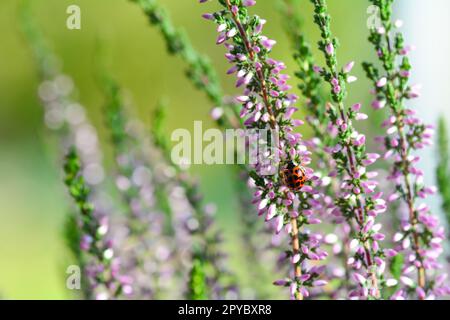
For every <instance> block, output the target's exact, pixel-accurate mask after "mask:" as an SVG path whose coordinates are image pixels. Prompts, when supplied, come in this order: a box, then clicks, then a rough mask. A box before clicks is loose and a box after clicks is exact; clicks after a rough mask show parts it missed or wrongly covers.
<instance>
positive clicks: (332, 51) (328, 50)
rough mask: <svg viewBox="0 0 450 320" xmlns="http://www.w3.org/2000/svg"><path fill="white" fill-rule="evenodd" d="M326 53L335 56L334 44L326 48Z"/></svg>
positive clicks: (329, 44)
mask: <svg viewBox="0 0 450 320" xmlns="http://www.w3.org/2000/svg"><path fill="white" fill-rule="evenodd" d="M325 51H326V53H327V54H328V55H329V56H331V55H333V54H334V46H333V44H332V43H328V44H327V45H326V46H325Z"/></svg>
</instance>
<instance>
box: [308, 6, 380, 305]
mask: <svg viewBox="0 0 450 320" xmlns="http://www.w3.org/2000/svg"><path fill="white" fill-rule="evenodd" d="M311 2H312V3H313V5H314V9H315V10H314V12H315V14H314V22H315V23H316V24H317V26H318V27H319V30H320V32H321V40H320V41H319V48H320V50H322V51H323V53H324V57H325V60H326V64H327V67H326V68H324V69H321V70H320V71H319V72H320V74H321V75H322V77H323V79H324V80H325V81H326V82H328V83H329V84H330V86H331V98H332V101H333V103H329V104H328V106H327V114H328V117H329V119H330V121H331V124H332V126H333V130H335V131H336V132H337V133H338V141H337V144H336V145H335V146H334V147H333V148H331V150H330V152H331V153H332V154H333V157H334V159H335V160H336V163H337V168H338V170H339V172H341V173H342V174H343V175H344V179H343V181H342V183H341V190H342V192H341V194H340V197H339V198H338V199H337V201H336V203H337V205H338V208H336V210H334V212H333V214H334V215H336V216H342V217H344V218H345V219H347V220H348V221H349V224H351V225H354V227H355V228H356V230H355V231H356V232H355V234H354V237H355V238H354V239H353V241H352V242H351V243H350V248H351V250H352V251H353V252H354V256H353V257H352V258H350V259H349V262H348V264H349V266H351V267H353V269H354V276H353V280H354V282H355V283H356V284H357V285H358V289H356V290H354V291H353V292H351V293H350V296H351V297H353V298H363V299H364V298H372V299H378V298H380V297H381V292H380V290H381V288H382V282H381V274H382V272H383V269H384V266H385V262H384V254H383V251H382V250H379V245H378V243H379V242H380V241H382V240H383V238H384V235H383V234H381V233H380V232H379V230H377V231H375V230H374V228H373V227H367V225H368V224H369V225H372V224H373V222H374V221H376V219H377V216H378V215H379V214H381V213H383V212H385V211H386V203H385V201H384V200H383V198H382V194H381V193H379V192H378V193H377V192H376V186H377V182H376V181H373V180H371V178H370V177H372V176H373V174H371V172H370V171H368V170H367V167H368V166H370V165H372V164H373V163H375V162H376V160H377V159H378V158H379V155H378V154H375V153H366V148H365V136H364V135H362V134H360V133H359V132H357V131H356V129H355V128H354V127H353V121H356V117H357V112H356V111H355V109H354V108H351V107H346V105H345V104H346V101H345V97H346V95H347V89H346V82H347V79H348V76H349V74H348V71H349V69H350V66H349V65H347V66H345V67H344V68H343V69H341V70H339V68H338V62H337V55H336V53H337V50H336V48H337V46H338V42H337V39H336V38H334V37H333V35H332V33H331V29H330V15H329V14H328V11H327V6H326V2H325V1H324V0H311ZM357 109H359V108H357Z"/></svg>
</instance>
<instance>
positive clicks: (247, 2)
mask: <svg viewBox="0 0 450 320" xmlns="http://www.w3.org/2000/svg"><path fill="white" fill-rule="evenodd" d="M242 4H243V5H244V6H246V7H251V6H254V5H255V4H256V0H242Z"/></svg>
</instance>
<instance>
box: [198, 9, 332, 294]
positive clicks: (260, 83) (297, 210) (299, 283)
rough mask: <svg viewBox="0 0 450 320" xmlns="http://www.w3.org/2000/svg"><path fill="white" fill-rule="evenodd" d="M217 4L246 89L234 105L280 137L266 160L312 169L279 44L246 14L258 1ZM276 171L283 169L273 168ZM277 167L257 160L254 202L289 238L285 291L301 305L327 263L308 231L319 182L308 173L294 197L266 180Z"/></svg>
mask: <svg viewBox="0 0 450 320" xmlns="http://www.w3.org/2000/svg"><path fill="white" fill-rule="evenodd" d="M201 2H204V1H201ZM219 3H220V4H221V5H222V7H223V8H224V9H223V10H222V11H218V12H216V13H214V14H212V16H213V17H214V22H215V23H216V24H217V25H218V26H219V28H218V32H219V35H218V41H217V42H218V44H224V46H225V48H226V49H227V54H226V57H227V60H228V61H229V62H230V63H232V64H233V66H234V67H233V68H235V69H236V76H237V82H236V86H237V87H243V88H244V89H243V91H244V92H243V95H241V96H239V97H237V98H236V100H237V101H238V102H239V103H241V104H242V109H243V110H246V114H245V117H246V120H245V125H246V128H248V129H257V128H263V129H271V130H272V132H276V133H277V134H278V138H279V139H276V140H279V141H278V143H275V142H274V145H272V146H271V147H272V149H271V151H270V154H268V155H266V158H269V159H270V158H278V157H279V158H280V159H281V165H283V164H285V163H287V162H290V161H293V162H296V163H301V164H303V165H308V164H309V163H310V157H309V155H310V153H309V152H308V151H307V150H306V148H305V146H304V145H303V144H302V141H301V135H300V134H298V133H295V132H294V131H293V128H294V120H292V119H291V117H292V115H293V112H294V111H295V110H296V109H295V107H294V103H295V101H296V100H297V97H296V96H295V95H293V94H289V92H288V91H289V90H290V89H291V87H290V86H289V85H287V84H286V80H287V79H288V76H287V75H285V74H283V73H282V71H283V70H284V69H285V68H286V66H285V64H284V63H282V62H280V61H277V60H275V59H272V58H270V57H269V54H270V52H271V50H272V48H273V46H274V44H275V41H274V40H272V39H269V38H267V37H266V36H264V35H262V30H263V27H264V24H265V20H263V19H261V18H259V17H258V16H250V15H249V14H248V11H247V6H249V5H254V4H255V2H254V1H230V0H226V1H219ZM232 30H237V32H234V31H233V32H231V31H232ZM277 165H279V163H275V166H277ZM273 166H274V164H273V163H271V162H270V161H269V163H267V162H264V161H263V159H258V161H257V163H256V164H255V165H253V166H252V171H251V174H250V176H251V177H252V178H253V180H254V184H255V186H256V189H257V191H256V192H255V199H254V202H255V203H256V205H257V208H258V210H259V212H260V215H264V216H266V220H267V221H274V225H275V226H274V227H275V232H276V233H280V232H281V231H282V230H283V229H285V230H286V231H287V233H288V234H289V235H290V237H291V249H290V250H289V252H288V257H287V258H289V259H290V263H291V264H292V270H293V274H292V276H291V277H290V279H289V280H287V281H286V282H283V285H285V286H288V287H290V292H291V296H292V298H294V299H303V298H304V297H305V296H308V295H309V291H308V288H311V287H314V286H315V281H316V280H317V278H318V277H319V276H320V269H319V268H317V267H311V266H310V265H309V264H308V261H314V260H323V259H325V258H326V256H327V253H326V252H325V251H323V250H322V249H320V248H319V245H320V241H319V239H321V235H319V234H316V233H310V232H308V230H307V229H306V227H307V226H308V225H310V224H313V223H320V220H319V219H317V218H316V217H315V216H314V213H313V211H314V209H315V205H316V202H315V201H314V198H316V197H317V196H318V195H317V194H316V191H315V189H314V188H311V187H310V185H314V183H315V181H316V180H317V179H316V177H315V176H314V175H313V173H312V170H310V169H308V174H309V177H310V183H309V184H310V185H307V186H305V187H304V188H303V189H302V190H300V192H298V193H296V192H293V191H292V190H289V188H288V187H287V186H286V185H285V184H284V183H283V181H282V179H281V178H280V175H279V174H278V170H273V171H272V172H271V174H267V171H268V170H269V169H272V167H273ZM300 239H302V241H301V245H302V250H301V247H300ZM305 275H308V277H305ZM276 283H277V284H278V283H280V282H276ZM319 284H322V283H319Z"/></svg>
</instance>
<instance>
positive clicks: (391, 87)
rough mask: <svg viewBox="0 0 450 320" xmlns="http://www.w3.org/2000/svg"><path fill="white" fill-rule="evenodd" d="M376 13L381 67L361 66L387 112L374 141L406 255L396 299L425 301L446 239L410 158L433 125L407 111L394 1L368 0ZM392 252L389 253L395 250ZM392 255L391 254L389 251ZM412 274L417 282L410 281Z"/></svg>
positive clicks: (435, 286) (411, 90) (406, 68)
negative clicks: (385, 166) (397, 208)
mask: <svg viewBox="0 0 450 320" xmlns="http://www.w3.org/2000/svg"><path fill="white" fill-rule="evenodd" d="M371 2H372V3H373V5H375V6H376V7H377V8H378V9H379V12H380V21H381V25H380V26H378V27H374V28H372V29H371V33H370V37H369V41H370V42H371V43H372V44H373V46H374V48H375V50H376V53H377V56H378V59H379V60H380V64H381V67H380V68H378V67H376V66H375V65H374V64H370V63H365V64H364V68H365V70H366V73H367V76H368V78H369V79H370V80H372V82H373V86H374V89H373V91H374V95H375V100H374V102H373V103H372V106H373V107H374V108H375V109H383V107H385V106H386V107H387V108H388V109H389V113H388V118H387V120H386V121H384V123H383V128H384V129H385V130H386V136H385V137H381V138H379V141H380V142H381V143H383V147H384V148H383V150H382V151H383V152H384V159H392V160H393V165H392V167H391V174H390V176H389V177H388V179H389V180H391V181H392V182H393V183H394V184H395V187H396V191H395V192H394V193H393V194H392V195H390V196H389V200H390V201H391V202H394V201H396V200H397V199H400V200H402V201H403V204H404V205H403V206H402V207H401V214H402V216H401V230H398V232H397V233H396V234H395V235H394V241H396V242H397V245H396V246H395V248H394V250H395V251H396V252H399V254H403V255H405V256H406V257H408V258H407V259H406V260H405V262H404V266H403V268H402V276H401V277H400V279H401V282H402V286H401V288H400V290H399V291H397V292H396V293H395V297H399V296H402V297H405V298H406V296H407V295H411V294H413V295H416V296H417V298H419V299H426V298H427V297H429V296H430V295H439V294H441V293H443V292H444V291H443V290H441V289H440V288H439V286H440V281H437V283H436V282H435V281H434V280H433V278H434V276H435V272H433V271H434V270H436V269H440V268H441V265H440V263H439V261H438V258H439V255H440V254H441V253H442V251H443V249H442V247H441V245H440V243H441V242H442V240H444V239H445V234H444V229H443V227H440V226H439V223H438V220H437V218H436V217H435V216H433V215H432V214H431V212H430V210H429V208H428V206H427V205H426V204H425V203H424V202H421V201H423V199H425V198H426V197H427V196H429V195H432V194H434V193H435V192H436V188H435V187H427V186H425V185H424V183H423V171H422V170H421V169H419V168H418V164H419V161H420V157H419V156H417V155H416V154H415V152H416V151H417V150H420V149H423V148H424V147H426V146H427V145H430V144H431V139H432V135H433V127H432V126H430V125H426V124H424V123H423V122H422V121H421V120H420V118H419V117H417V116H416V112H415V111H414V110H412V109H411V108H408V106H407V104H409V103H410V102H409V100H410V99H414V98H417V97H419V92H418V88H417V86H411V85H410V84H409V79H410V76H411V65H410V62H409V59H408V56H407V54H408V52H409V51H410V48H411V47H410V46H407V45H405V41H404V37H403V35H402V33H401V32H399V31H398V28H399V27H400V26H401V22H400V21H398V20H397V21H394V20H393V18H392V5H393V3H394V1H393V0H374V1H371ZM395 251H393V252H395ZM392 254H394V253H392ZM412 269H414V270H415V273H416V280H413V277H414V273H412V271H411V270H412Z"/></svg>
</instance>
